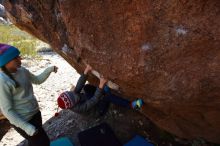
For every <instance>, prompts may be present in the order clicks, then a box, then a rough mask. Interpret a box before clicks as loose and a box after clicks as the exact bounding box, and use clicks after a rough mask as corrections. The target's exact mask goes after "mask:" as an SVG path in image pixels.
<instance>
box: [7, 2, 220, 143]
mask: <svg viewBox="0 0 220 146" xmlns="http://www.w3.org/2000/svg"><path fill="white" fill-rule="evenodd" d="M5 6H6V8H7V10H8V16H9V17H10V19H11V21H12V22H13V23H14V24H16V25H17V26H18V27H20V28H21V29H24V30H26V31H28V32H30V33H32V34H33V35H35V36H36V37H38V38H40V39H41V40H43V41H45V42H47V43H49V44H50V45H51V46H52V47H53V48H54V50H55V51H56V52H57V53H59V54H61V55H62V56H63V57H64V58H65V59H66V60H67V61H68V62H69V63H70V64H71V65H72V66H73V67H74V68H75V69H77V70H78V71H79V72H82V69H83V68H84V66H85V62H87V63H89V64H90V65H91V66H93V68H94V69H95V70H96V71H98V72H99V73H101V74H104V75H105V76H106V77H108V78H109V79H110V80H111V81H113V82H114V83H116V84H117V85H119V87H120V90H121V92H122V93H123V94H124V95H125V96H128V97H127V98H129V99H135V98H136V97H142V98H143V99H144V101H145V102H146V105H145V107H144V109H143V113H144V114H145V115H146V116H147V117H149V118H150V119H151V120H152V121H154V122H155V123H156V124H157V125H158V126H160V127H161V128H163V129H165V130H167V131H169V132H171V133H174V134H176V135H178V136H180V137H184V138H198V137H200V138H205V139H206V140H209V141H212V142H216V143H220V116H219V115H220V1H219V0H206V1H204V0H195V1H189V0H169V1H164V0H120V1H113V0H106V1H92V0H85V1H69V0H57V1H52V0H47V1H39V0H17V1H13V0H12V1H5Z"/></svg>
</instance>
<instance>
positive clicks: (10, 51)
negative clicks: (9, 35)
mask: <svg viewBox="0 0 220 146" xmlns="http://www.w3.org/2000/svg"><path fill="white" fill-rule="evenodd" d="M19 54H20V51H19V50H18V49H17V48H15V47H13V46H10V45H6V44H0V67H3V66H4V65H5V64H7V63H8V62H10V61H11V60H13V59H14V58H16V57H18V56H19Z"/></svg>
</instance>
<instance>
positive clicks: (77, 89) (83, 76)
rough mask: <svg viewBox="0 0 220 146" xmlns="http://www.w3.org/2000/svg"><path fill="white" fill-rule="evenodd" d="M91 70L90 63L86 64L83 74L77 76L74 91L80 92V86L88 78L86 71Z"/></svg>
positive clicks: (81, 86)
mask: <svg viewBox="0 0 220 146" xmlns="http://www.w3.org/2000/svg"><path fill="white" fill-rule="evenodd" d="M90 71H92V67H91V66H90V65H87V66H86V68H85V70H84V72H83V74H82V75H81V76H80V77H79V80H78V82H77V84H76V87H75V89H74V92H75V93H80V92H81V90H82V88H83V87H84V85H85V83H86V80H87V78H88V73H89V72H90Z"/></svg>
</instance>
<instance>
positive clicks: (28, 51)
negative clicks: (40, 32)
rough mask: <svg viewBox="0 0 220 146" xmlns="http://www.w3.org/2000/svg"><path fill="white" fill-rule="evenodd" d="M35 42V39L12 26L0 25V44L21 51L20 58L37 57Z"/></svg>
mask: <svg viewBox="0 0 220 146" xmlns="http://www.w3.org/2000/svg"><path fill="white" fill-rule="evenodd" d="M37 41H38V40H37V39H36V38H34V37H32V36H31V35H29V34H28V33H26V32H24V31H21V30H20V29H18V28H17V27H15V26H14V25H2V24H0V43H5V44H9V45H12V46H15V47H17V48H18V49H19V50H20V51H21V54H22V56H32V57H35V56H36V55H37V52H36V46H37Z"/></svg>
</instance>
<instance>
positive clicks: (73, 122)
mask: <svg viewBox="0 0 220 146" xmlns="http://www.w3.org/2000/svg"><path fill="white" fill-rule="evenodd" d="M23 65H24V66H25V67H27V68H28V69H29V70H31V71H32V72H33V73H35V74H37V73H39V72H40V71H41V70H42V69H44V68H45V67H47V66H51V65H56V66H57V67H58V68H59V70H58V72H57V73H56V74H54V73H52V74H51V76H50V77H49V78H48V80H47V81H46V82H45V83H43V84H41V85H37V86H36V85H34V91H35V94H36V97H37V98H38V102H39V105H40V108H41V111H42V116H43V122H44V128H45V129H46V131H47V133H48V135H49V137H50V139H51V140H54V139H56V138H58V137H62V136H68V137H70V138H71V139H72V140H73V141H74V143H75V144H76V146H80V144H79V142H78V138H77V134H78V133H79V132H80V131H82V130H84V129H86V128H89V127H92V126H95V125H97V124H99V123H101V122H107V123H108V124H109V125H110V126H111V127H112V129H113V131H114V132H115V134H116V136H117V137H118V138H119V140H120V141H121V143H126V142H127V141H128V140H129V139H130V138H132V137H133V136H134V135H136V134H139V135H142V136H144V137H145V138H146V139H149V140H150V141H151V142H152V143H154V144H155V145H159V146H191V145H192V146H214V144H211V143H208V142H206V141H204V140H203V139H197V140H190V141H189V140H184V139H180V138H177V137H175V136H173V135H171V134H168V133H166V132H165V131H162V130H161V129H159V128H157V127H156V126H155V125H154V124H153V123H152V122H150V121H149V120H148V119H147V118H146V117H143V116H142V115H141V114H140V113H138V112H137V111H132V110H127V109H124V108H121V107H117V106H114V105H111V107H110V110H109V112H108V113H107V114H106V115H105V116H103V117H99V116H96V114H95V113H93V112H91V113H90V114H89V115H87V116H85V115H84V116H83V115H78V114H75V113H73V112H70V111H68V110H66V111H60V114H59V116H58V117H54V114H55V113H56V110H57V105H56V99H57V97H58V95H59V94H60V93H61V92H62V91H65V90H68V89H70V88H71V86H72V85H73V84H74V85H75V84H76V82H77V79H78V77H79V74H78V73H77V72H76V71H75V70H74V69H73V68H72V67H71V66H70V65H69V64H68V63H67V62H66V61H65V60H64V59H62V58H61V57H60V56H58V55H57V54H55V53H53V52H52V53H51V52H50V53H43V54H41V57H40V58H37V59H34V60H33V59H31V58H26V59H24V60H23ZM23 140H24V139H23V138H22V137H21V136H20V135H19V134H18V133H17V132H16V131H15V130H14V129H12V128H11V129H10V130H9V131H8V132H7V133H6V134H5V136H4V137H3V138H2V140H1V142H0V146H16V145H18V146H23V145H24V142H23Z"/></svg>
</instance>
